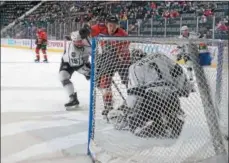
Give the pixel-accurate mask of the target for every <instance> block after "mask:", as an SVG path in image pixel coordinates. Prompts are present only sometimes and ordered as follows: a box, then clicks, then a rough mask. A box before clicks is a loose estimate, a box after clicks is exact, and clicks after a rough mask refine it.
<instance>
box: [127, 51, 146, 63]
mask: <svg viewBox="0 0 229 163" xmlns="http://www.w3.org/2000/svg"><path fill="white" fill-rule="evenodd" d="M130 55H131V56H130V57H131V63H135V62H137V61H138V60H140V59H141V58H143V57H145V56H146V53H145V52H143V50H142V49H133V50H132V51H131V53H130Z"/></svg>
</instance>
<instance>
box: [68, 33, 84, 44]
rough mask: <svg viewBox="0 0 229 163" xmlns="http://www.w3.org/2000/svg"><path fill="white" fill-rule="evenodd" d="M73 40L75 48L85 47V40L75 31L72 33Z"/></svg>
mask: <svg viewBox="0 0 229 163" xmlns="http://www.w3.org/2000/svg"><path fill="white" fill-rule="evenodd" d="M71 39H72V42H73V43H74V45H75V46H77V47H82V46H84V43H83V40H82V38H81V36H80V34H79V31H74V32H72V33H71Z"/></svg>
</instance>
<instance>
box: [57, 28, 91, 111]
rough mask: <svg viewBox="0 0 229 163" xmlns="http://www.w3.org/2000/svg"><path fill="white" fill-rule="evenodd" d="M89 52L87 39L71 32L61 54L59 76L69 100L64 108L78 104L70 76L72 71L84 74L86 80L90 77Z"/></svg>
mask: <svg viewBox="0 0 229 163" xmlns="http://www.w3.org/2000/svg"><path fill="white" fill-rule="evenodd" d="M90 54H91V46H90V43H89V42H88V40H87V39H82V38H81V36H80V34H79V31H75V32H72V33H71V42H70V43H69V44H68V45H67V47H66V49H65V52H64V54H63V56H62V60H61V65H60V70H59V77H60V81H61V83H62V84H63V87H64V89H65V90H66V92H67V94H68V96H69V98H70V100H69V102H68V103H66V104H65V107H66V110H71V109H74V108H75V107H76V106H78V105H79V100H78V98H77V92H75V90H74V86H73V84H72V82H71V80H70V79H71V76H72V74H73V73H74V71H76V72H78V73H80V74H82V75H84V76H85V77H86V79H87V80H89V79H90V70H91V65H90V62H89V56H90Z"/></svg>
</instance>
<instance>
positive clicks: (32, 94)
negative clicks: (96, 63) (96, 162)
mask: <svg viewBox="0 0 229 163" xmlns="http://www.w3.org/2000/svg"><path fill="white" fill-rule="evenodd" d="M34 54H35V53H34V50H25V49H23V50H21V49H13V48H1V122H2V123H1V129H2V130H1V149H2V150H1V162H3V163H16V162H27V163H29V162H39V163H40V162H42V163H43V162H46V163H47V162H56V163H58V162H66V163H68V162H69V163H70V162H80V163H89V162H91V159H90V158H89V157H87V156H86V152H87V130H88V106H89V85H90V83H89V81H87V80H86V79H85V77H84V76H81V75H80V74H77V73H75V74H74V75H73V76H72V81H73V83H74V85H75V89H76V91H77V92H78V97H79V101H80V105H81V107H80V109H79V110H78V111H74V112H67V111H65V108H64V103H66V102H67V101H68V96H67V94H66V92H65V91H64V90H63V88H62V85H61V83H60V81H59V78H58V72H59V66H60V60H61V53H51V52H48V59H49V61H50V63H34V58H35V55H34ZM41 56H42V55H41Z"/></svg>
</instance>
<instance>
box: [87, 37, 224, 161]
mask: <svg viewBox="0 0 229 163" xmlns="http://www.w3.org/2000/svg"><path fill="white" fill-rule="evenodd" d="M203 42H204V43H205V44H206V45H207V46H208V51H209V52H210V55H211V65H208V66H200V64H199V50H198V47H199V44H200V43H203ZM120 43H121V44H122V45H123V43H124V44H125V43H128V44H129V51H132V50H133V49H141V50H143V51H144V52H145V53H146V54H147V55H154V54H155V53H158V52H160V54H161V53H162V54H164V55H166V56H167V57H169V58H170V59H171V60H173V61H174V63H178V64H179V65H180V66H181V67H182V69H183V72H184V73H187V65H186V64H185V63H184V62H182V61H180V62H177V56H176V54H174V53H173V52H174V51H176V49H177V46H179V45H181V44H182V45H183V44H185V45H188V46H187V47H188V48H187V49H186V50H188V53H189V55H190V54H191V55H190V56H189V57H190V60H191V61H192V69H193V73H194V77H193V81H194V91H193V92H190V94H189V95H188V97H179V98H178V99H179V102H178V103H179V105H180V108H181V110H183V112H184V117H183V118H184V124H183V126H182V129H181V132H180V134H178V136H177V137H176V138H174V137H170V136H169V135H170V134H171V132H169V131H166V134H167V135H163V136H162V135H160V134H157V133H156V134H155V132H162V131H161V130H163V128H165V126H166V125H164V124H163V125H164V127H162V126H160V125H162V123H161V122H159V120H158V119H160V118H161V117H163V115H162V114H160V115H157V114H158V112H157V114H156V113H155V112H153V109H152V110H151V109H148V106H149V105H150V106H156V104H158V103H159V104H161V103H163V104H164V107H166V109H163V104H161V105H160V106H162V107H158V108H159V109H163V110H164V114H166V112H168V113H167V115H168V114H173V113H171V110H170V109H171V108H176V107H177V106H176V105H177V104H176V103H174V102H173V101H171V100H165V99H166V98H165V97H163V95H162V97H161V98H159V99H157V100H154V99H153V100H152V101H150V100H144V99H143V100H141V101H143V103H141V104H140V105H141V106H140V107H141V108H143V110H144V111H145V113H144V114H141V113H140V114H141V116H146V117H147V116H148V117H150V118H148V120H153V122H154V127H153V128H150V129H151V130H154V131H151V130H150V129H148V130H145V131H144V134H145V135H144V134H142V135H141V134H136V132H133V130H131V127H130V125H128V123H130V122H129V121H128V120H127V122H126V123H127V124H125V125H126V126H127V127H126V128H125V129H120V128H117V127H116V123H120V121H119V120H118V119H116V120H113V121H109V122H108V120H107V119H106V118H104V116H102V111H103V110H104V100H103V91H104V89H101V88H100V87H99V82H101V81H100V80H101V78H100V77H101V74H102V73H104V71H101V69H102V70H105V69H106V68H107V67H109V69H110V71H109V70H108V71H106V73H110V72H112V73H114V75H113V76H112V75H111V76H112V82H111V88H110V89H111V92H112V96H113V99H112V100H113V106H114V110H117V109H118V108H119V107H120V106H121V105H122V104H123V103H124V101H125V100H126V98H127V96H128V95H127V89H128V87H127V86H126V85H125V84H123V82H122V79H121V77H120V75H119V73H118V71H119V72H120V71H122V70H123V71H124V69H125V68H126V67H125V66H116V67H115V66H112V64H114V65H117V62H109V61H110V60H112V59H111V57H114V56H116V55H119V56H123V55H125V54H122V52H123V51H122V50H121V51H119V53H117V46H115V44H119V46H122V45H121V44H120ZM104 45H109V46H108V48H107V47H106V48H107V49H108V52H104ZM92 46H93V55H92V78H91V93H90V95H91V98H90V120H89V137H88V138H89V140H88V154H89V155H91V157H92V159H93V161H94V162H101V163H189V162H190V163H191V162H211V161H212V160H216V159H221V161H219V160H218V161H217V162H224V161H225V156H226V158H227V156H228V149H227V145H226V144H227V142H226V139H225V138H224V136H225V135H226V134H227V133H228V124H227V122H228V42H223V41H218V40H189V41H188V40H180V39H173V38H166V39H159V38H145V37H144V38H143V37H125V38H120V37H101V38H94V39H93V45H92ZM107 49H105V51H106V50H107ZM104 53H106V56H105V59H104V57H101V56H102V55H104ZM123 53H126V52H123ZM106 63H108V64H106ZM160 64H161V63H160ZM165 64H166V63H165ZM101 65H102V66H101ZM114 67H115V70H114V71H115V72H113V71H112V68H114ZM127 67H128V66H127ZM118 69H119V70H118ZM142 73H144V72H142ZM161 73H162V74H163V69H162V70H161ZM165 74H166V73H165ZM163 77H165V78H166V76H165V75H164V76H163ZM106 89H109V88H106ZM162 89H163V88H162ZM136 91H137V90H136ZM144 98H148V97H146V96H144ZM149 99H150V98H149ZM151 99H152V98H151ZM160 100H161V101H160ZM145 108H147V109H145ZM149 108H152V107H149ZM138 114H139V113H138ZM137 117H138V118H139V117H140V116H137ZM165 117H166V116H165ZM138 118H133V119H134V120H135V121H134V122H131V125H132V127H133V128H135V129H136V128H144V125H145V126H147V123H148V122H146V121H144V122H142V121H141V119H144V117H140V119H138ZM133 119H132V121H133ZM165 119H166V118H165ZM174 121H175V119H174ZM167 122H168V121H167ZM157 123H158V124H157ZM163 123H166V120H164V121H163ZM170 123H171V124H172V125H173V126H176V125H177V126H179V125H178V124H176V123H178V122H172V121H171V120H170ZM149 124H150V123H149ZM171 124H167V125H170V126H171ZM133 125H136V126H133ZM128 127H129V128H128ZM178 128H179V127H178ZM170 129H171V128H170ZM170 131H171V130H170ZM147 132H149V133H152V132H153V133H154V134H147ZM221 156H222V157H221ZM213 162H214V161H213Z"/></svg>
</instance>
